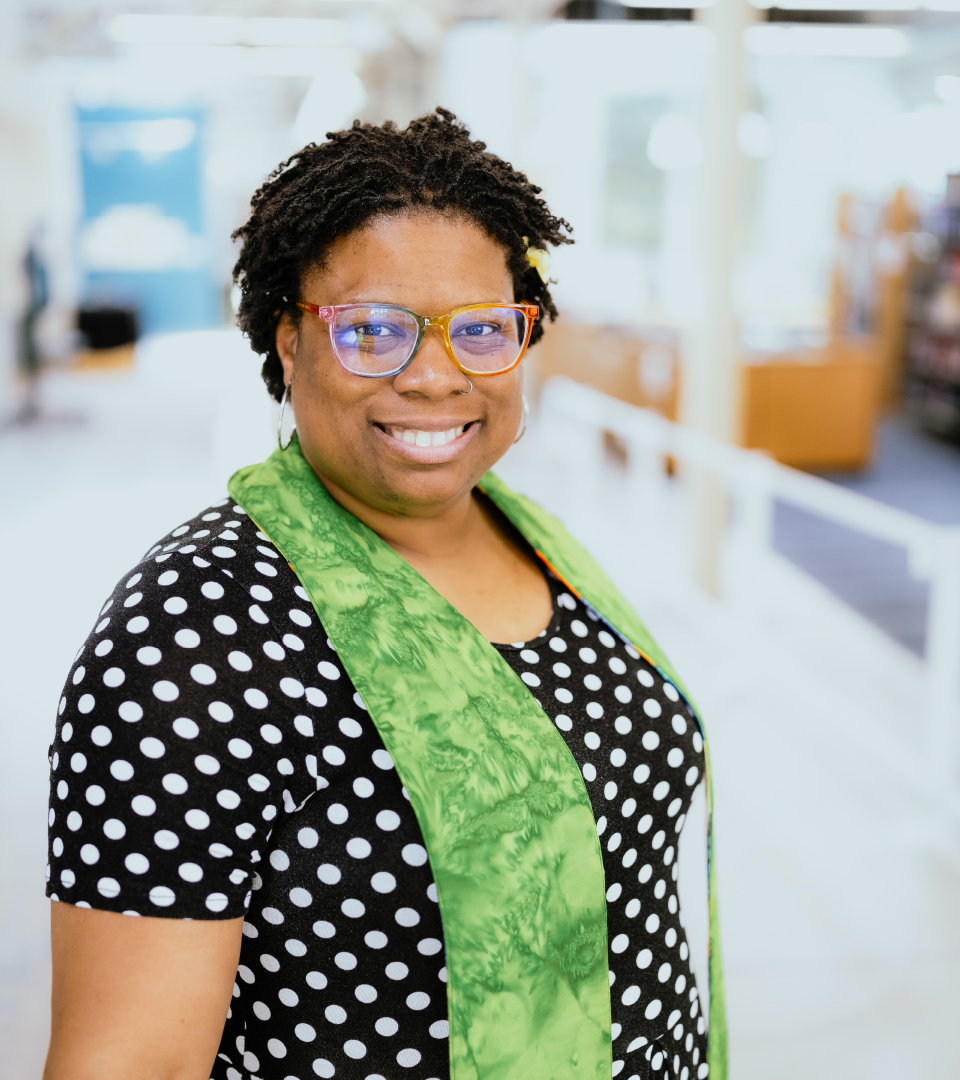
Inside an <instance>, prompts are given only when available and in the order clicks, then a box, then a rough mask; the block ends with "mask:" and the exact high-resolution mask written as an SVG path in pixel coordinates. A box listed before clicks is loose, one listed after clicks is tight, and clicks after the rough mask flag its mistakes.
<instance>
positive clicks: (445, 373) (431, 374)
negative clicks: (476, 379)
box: [393, 325, 471, 401]
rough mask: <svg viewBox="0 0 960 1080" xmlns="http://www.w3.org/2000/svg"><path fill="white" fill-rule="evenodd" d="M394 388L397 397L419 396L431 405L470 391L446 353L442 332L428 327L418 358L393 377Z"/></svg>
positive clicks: (465, 379) (437, 328)
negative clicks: (429, 400) (428, 400)
mask: <svg viewBox="0 0 960 1080" xmlns="http://www.w3.org/2000/svg"><path fill="white" fill-rule="evenodd" d="M393 388H394V390H396V392H397V393H398V394H418V395H421V396H423V397H426V398H430V399H431V400H434V401H440V400H442V399H443V398H445V397H448V396H449V395H450V394H466V393H469V392H470V389H471V387H470V381H469V380H468V379H467V377H466V375H464V374H463V372H462V371H461V370H460V369H459V368H458V367H457V365H456V364H455V363H454V362H453V360H452V359H451V358H450V354H449V353H448V352H447V348H446V345H444V342H443V331H442V330H441V329H440V327H439V326H431V325H428V326H427V328H426V330H425V331H424V334H423V340H422V342H421V343H420V348H419V350H418V352H417V355H416V356H415V357H414V358H413V360H411V361H410V364H409V366H408V367H406V368H404V369H403V371H401V372H400V374H399V375H396V376H394V379H393Z"/></svg>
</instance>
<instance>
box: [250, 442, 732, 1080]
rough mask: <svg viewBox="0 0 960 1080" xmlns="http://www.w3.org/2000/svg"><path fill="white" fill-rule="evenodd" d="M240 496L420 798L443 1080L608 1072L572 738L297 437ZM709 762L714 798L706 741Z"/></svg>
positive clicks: (561, 566) (540, 545)
mask: <svg viewBox="0 0 960 1080" xmlns="http://www.w3.org/2000/svg"><path fill="white" fill-rule="evenodd" d="M482 488H483V490H484V491H485V493H486V494H487V495H488V496H489V498H491V499H492V500H493V501H494V503H495V504H496V505H497V506H498V507H499V508H500V510H501V511H502V512H503V513H504V514H505V515H506V517H507V518H508V519H509V520H510V521H512V522H513V524H514V525H515V526H516V527H517V529H519V531H520V532H521V534H522V535H523V536H524V537H526V539H527V540H528V542H529V543H530V544H532V545H533V547H534V548H536V549H537V551H538V552H540V553H541V554H542V556H543V557H544V558H545V559H546V560H547V561H548V562H549V563H550V564H551V566H552V567H553V568H554V569H555V570H556V571H557V573H558V574H559V576H560V577H562V578H563V579H564V580H565V582H566V583H567V585H568V587H571V588H573V589H574V590H575V591H576V592H577V593H579V594H580V595H581V596H583V597H584V598H585V599H587V600H588V602H589V603H590V605H591V606H592V607H594V608H595V609H596V610H597V612H598V613H601V614H602V616H603V617H604V618H606V620H607V621H608V622H609V623H610V624H611V626H612V627H615V628H616V629H617V630H618V631H619V632H620V633H621V634H622V635H623V636H624V637H625V638H626V639H627V640H629V641H631V642H632V643H633V644H634V645H635V646H636V647H637V648H638V649H639V650H640V651H641V652H643V653H645V654H646V655H647V656H648V657H649V658H650V659H652V660H653V662H654V663H655V664H656V665H657V666H658V667H660V668H661V669H662V670H663V671H664V673H665V674H666V675H667V676H668V677H669V678H670V679H671V680H672V681H674V682H677V679H676V677H675V675H674V674H673V672H672V670H671V669H670V667H669V665H668V664H667V662H666V659H665V658H664V657H663V656H662V654H661V653H660V652H659V650H658V649H657V646H656V645H655V643H654V642H653V640H652V639H651V638H650V635H649V634H648V633H647V631H646V629H645V627H644V626H643V624H642V623H641V622H640V620H639V619H638V618H637V617H636V615H635V614H634V613H633V611H632V610H631V609H630V607H629V605H628V604H627V603H626V601H625V600H624V599H623V598H622V597H621V596H620V594H619V593H618V592H617V590H616V589H615V588H614V586H613V585H612V584H611V583H610V581H609V580H608V579H607V577H606V576H605V575H604V574H603V572H602V571H601V570H600V569H599V567H597V565H596V564H595V563H594V561H593V560H592V559H591V558H590V556H589V555H587V553H586V552H585V551H584V550H583V549H582V548H581V547H580V545H579V544H577V542H576V541H575V540H573V539H572V538H571V537H570V536H569V534H568V533H567V532H566V531H565V530H564V529H563V528H562V526H560V524H559V523H558V522H557V521H556V520H555V519H554V518H552V517H550V515H548V514H546V513H545V512H544V511H543V510H541V509H540V508H539V507H537V506H535V505H534V504H533V503H531V502H529V501H528V500H526V499H523V498H522V497H520V496H517V495H515V494H513V493H512V492H511V491H510V490H509V489H508V488H507V487H506V486H505V485H504V484H502V483H501V482H500V481H499V480H498V479H497V478H496V477H495V476H494V475H493V474H492V473H491V474H488V475H487V476H486V477H485V478H484V480H483V482H482ZM229 491H230V494H231V495H232V496H233V498H234V499H235V500H236V501H237V503H238V504H239V505H240V506H242V507H243V509H244V510H245V511H246V512H247V513H248V514H249V516H250V517H251V518H252V519H253V520H254V521H255V522H256V523H257V525H258V526H259V528H260V529H261V530H262V531H263V533H264V534H265V535H267V536H269V538H270V540H271V541H272V542H273V543H274V544H275V545H276V547H277V548H278V549H279V550H280V551H281V552H282V554H283V556H284V558H286V559H287V561H288V562H289V563H290V566H291V567H292V569H293V570H294V572H295V573H296V575H297V577H298V578H299V579H300V581H301V583H302V584H303V586H304V588H305V589H306V590H307V593H308V594H309V596H310V599H311V601H312V603H313V606H314V608H315V610H316V613H317V616H318V618H319V619H320V621H321V622H322V624H323V626H324V629H325V630H326V632H327V634H328V635H329V636H330V640H331V641H332V643H333V645H334V647H335V648H336V650H337V653H338V656H339V659H340V661H341V663H342V664H343V667H344V669H345V670H346V672H347V674H348V675H349V677H350V678H351V680H352V681H353V683H354V685H355V686H356V688H357V690H358V691H359V693H360V696H361V698H362V700H363V702H364V704H365V705H366V708H367V710H368V711H369V714H370V717H371V719H372V720H373V722H374V723H375V725H376V727H377V730H378V731H379V733H380V735H381V737H382V738H383V741H384V745H385V746H386V748H387V750H388V751H389V752H390V755H391V757H392V758H393V760H394V763H395V764H396V768H397V772H398V774H399V776H400V779H401V780H402V782H403V784H404V785H405V787H406V789H407V792H408V794H409V796H410V802H411V805H412V807H413V809H414V812H415V813H416V816H417V820H418V822H419V824H420V828H421V831H422V833H423V837H424V842H425V844H426V847H427V851H428V853H429V857H430V866H431V870H432V872H433V877H434V881H435V882H436V886H437V893H438V897H439V903H440V913H441V918H442V921H443V930H444V938H445V943H446V959H447V973H448V985H447V1000H448V1010H449V1019H450V1073H451V1080H534V1078H536V1080H609V1077H610V1075H611V1067H612V1055H611V1041H610V990H609V985H608V976H607V972H608V965H607V932H606V898H605V884H604V876H603V862H602V858H601V854H600V845H599V840H598V837H597V831H596V824H595V819H594V815H593V811H592V809H591V805H590V800H589V797H588V795H587V791H586V788H585V786H584V783H583V778H582V777H581V775H580V770H579V768H578V767H577V764H576V762H575V761H574V759H573V756H572V755H571V754H570V752H569V750H568V749H567V747H566V744H565V743H564V741H563V738H562V737H561V735H560V734H559V732H558V731H557V730H556V728H555V727H554V725H553V723H552V722H551V721H550V719H549V718H548V717H547V715H546V714H545V713H544V712H543V710H542V709H541V708H540V707H539V706H538V705H537V703H536V701H535V700H534V698H533V696H532V695H531V693H530V691H529V690H528V689H527V687H526V686H525V685H524V684H523V683H522V682H521V681H520V679H519V678H517V676H516V675H515V673H514V672H513V671H512V669H511V668H510V667H509V666H508V665H507V664H506V662H505V661H504V660H503V658H502V657H501V656H500V655H499V653H498V652H497V651H496V649H494V648H493V647H492V646H491V645H490V644H489V642H487V641H486V640H485V639H484V638H483V637H482V636H481V635H480V634H479V633H478V632H477V630H476V628H475V627H474V626H473V625H472V624H471V623H470V622H468V621H467V620H466V619H465V618H464V617H463V616H462V615H461V614H460V613H459V612H458V611H457V610H456V609H455V608H453V607H452V606H451V605H450V604H449V603H448V602H447V601H446V600H444V599H443V597H441V596H440V595H439V594H438V593H437V592H436V591H435V590H434V589H433V588H432V587H431V586H430V585H428V584H427V582H426V581H425V580H424V578H423V577H421V575H420V574H419V573H417V571H416V570H414V569H413V568H412V567H411V566H410V564H409V563H407V562H406V561H405V560H404V559H402V558H401V557H400V556H399V555H398V554H397V553H396V552H395V551H394V550H393V549H392V548H391V547H390V546H389V545H388V544H386V543H385V542H384V541H383V540H381V539H380V537H378V536H377V535H376V533H374V532H372V531H371V530H370V529H369V528H367V526H366V525H364V524H362V523H361V522H360V521H359V520H358V519H357V518H355V517H354V516H353V515H352V514H351V513H349V512H348V511H347V510H345V509H344V508H343V507H342V506H340V504H339V503H337V502H336V501H335V500H334V499H332V498H331V497H330V495H329V494H328V493H327V491H326V489H325V488H324V487H323V485H322V484H321V483H320V481H319V480H318V479H317V477H316V475H315V474H314V473H313V471H312V470H311V468H310V466H309V465H308V464H307V463H306V461H305V460H304V458H303V455H302V454H301V452H300V448H299V444H298V442H297V440H296V439H294V440H293V442H292V443H291V445H290V446H289V447H288V449H287V450H286V451H283V452H281V451H276V452H274V454H273V455H272V456H271V457H270V458H268V459H267V461H265V462H264V463H263V464H262V465H254V466H250V467H249V468H246V469H241V470H240V471H239V472H237V473H236V474H234V476H233V477H232V478H231V480H230V484H229ZM677 685H678V686H679V687H680V688H681V689H682V686H681V685H680V684H679V682H677ZM707 776H708V781H707V783H708V802H710V801H712V800H711V798H710V782H709V754H708V756H707ZM712 863H713V860H712V859H711V860H710V864H711V865H710V871H709V874H708V878H709V881H710V897H711V901H710V940H711V953H710V991H711V993H710V1038H709V1058H708V1060H709V1064H710V1076H711V1078H714V1080H726V1027H725V1020H724V1004H723V986H722V980H721V971H720V953H719V949H718V936H717V931H718V925H717V912H716V891H715V889H714V887H713V886H714V880H713V879H714V870H713V865H712Z"/></svg>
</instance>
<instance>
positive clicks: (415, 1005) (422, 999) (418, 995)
mask: <svg viewBox="0 0 960 1080" xmlns="http://www.w3.org/2000/svg"><path fill="white" fill-rule="evenodd" d="M429 1004H430V995H429V994H425V993H424V992H423V991H422V990H417V991H416V992H415V993H413V994H409V995H408V996H407V1008H408V1009H413V1010H414V1011H415V1012H420V1011H422V1010H423V1009H425V1008H426V1007H427V1006H428V1005H429Z"/></svg>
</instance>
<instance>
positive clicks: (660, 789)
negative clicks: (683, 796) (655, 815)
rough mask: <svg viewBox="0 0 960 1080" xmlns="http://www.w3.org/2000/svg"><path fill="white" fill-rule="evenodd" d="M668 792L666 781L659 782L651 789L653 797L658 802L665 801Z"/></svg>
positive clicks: (668, 787)
mask: <svg viewBox="0 0 960 1080" xmlns="http://www.w3.org/2000/svg"><path fill="white" fill-rule="evenodd" d="M669 792H670V785H669V784H668V783H667V781H666V780H661V781H660V783H659V784H657V786H656V787H655V788H654V789H653V797H654V798H655V799H656V800H657V801H658V802H659V801H660V800H661V799H665V798H666V797H667V795H668V794H669Z"/></svg>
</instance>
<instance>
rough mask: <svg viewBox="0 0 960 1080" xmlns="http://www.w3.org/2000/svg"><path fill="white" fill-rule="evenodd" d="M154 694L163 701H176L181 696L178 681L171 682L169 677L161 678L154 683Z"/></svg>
mask: <svg viewBox="0 0 960 1080" xmlns="http://www.w3.org/2000/svg"><path fill="white" fill-rule="evenodd" d="M153 694H154V697H157V698H159V699H160V700H161V701H176V700H177V698H178V697H179V696H180V690H179V688H178V687H177V685H176V683H172V682H170V680H169V679H161V680H160V682H157V683H154V684H153Z"/></svg>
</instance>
